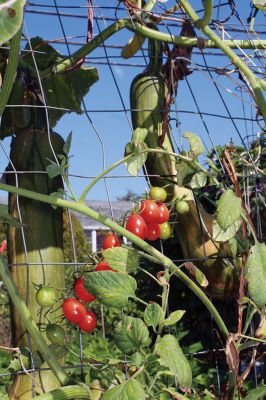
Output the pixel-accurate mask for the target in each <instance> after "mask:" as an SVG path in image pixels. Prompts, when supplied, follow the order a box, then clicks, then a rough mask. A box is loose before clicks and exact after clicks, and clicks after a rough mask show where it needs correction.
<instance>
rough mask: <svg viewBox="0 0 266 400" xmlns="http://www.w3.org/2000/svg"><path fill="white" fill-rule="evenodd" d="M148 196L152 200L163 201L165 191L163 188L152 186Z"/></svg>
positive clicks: (165, 194)
mask: <svg viewBox="0 0 266 400" xmlns="http://www.w3.org/2000/svg"><path fill="white" fill-rule="evenodd" d="M149 197H150V199H151V200H154V201H165V199H166V197H167V193H166V190H165V189H164V188H160V187H158V186H154V187H152V188H151V190H150V193H149Z"/></svg>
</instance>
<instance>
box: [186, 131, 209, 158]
mask: <svg viewBox="0 0 266 400" xmlns="http://www.w3.org/2000/svg"><path fill="white" fill-rule="evenodd" d="M183 136H184V138H186V139H188V142H189V145H190V150H191V151H192V152H193V153H194V155H195V156H197V155H199V154H202V153H203V152H204V147H203V144H202V142H201V139H200V138H199V136H198V135H196V134H195V133H192V132H185V133H184V134H183Z"/></svg>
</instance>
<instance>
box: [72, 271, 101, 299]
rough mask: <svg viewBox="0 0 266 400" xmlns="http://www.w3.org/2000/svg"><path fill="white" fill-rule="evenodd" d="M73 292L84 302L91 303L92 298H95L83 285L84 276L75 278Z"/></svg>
mask: <svg viewBox="0 0 266 400" xmlns="http://www.w3.org/2000/svg"><path fill="white" fill-rule="evenodd" d="M73 288H74V292H75V294H76V296H77V297H78V298H79V299H80V300H82V301H85V303H91V302H92V301H93V300H95V299H96V297H94V296H93V295H92V294H90V293H89V292H88V291H87V289H86V288H85V286H84V278H83V277H82V276H81V277H80V278H77V279H75V282H74V286H73Z"/></svg>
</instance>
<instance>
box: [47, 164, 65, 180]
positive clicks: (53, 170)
mask: <svg viewBox="0 0 266 400" xmlns="http://www.w3.org/2000/svg"><path fill="white" fill-rule="evenodd" d="M46 172H47V174H48V176H49V178H51V179H53V178H55V177H56V176H59V175H63V174H64V172H65V168H64V167H63V166H62V165H57V164H54V163H53V164H49V165H47V167H46Z"/></svg>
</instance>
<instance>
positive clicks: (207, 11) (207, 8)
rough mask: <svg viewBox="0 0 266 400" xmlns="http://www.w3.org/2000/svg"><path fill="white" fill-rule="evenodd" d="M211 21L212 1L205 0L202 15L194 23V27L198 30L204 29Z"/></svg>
mask: <svg viewBox="0 0 266 400" xmlns="http://www.w3.org/2000/svg"><path fill="white" fill-rule="evenodd" d="M211 19H212V0H205V3H204V15H203V17H202V18H200V19H198V20H197V21H196V22H195V26H196V27H197V28H199V29H202V28H205V26H206V25H209V23H210V22H211Z"/></svg>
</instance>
